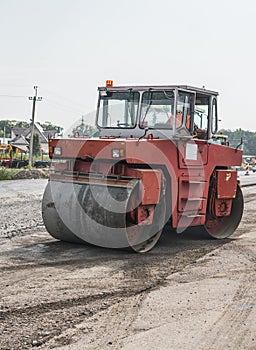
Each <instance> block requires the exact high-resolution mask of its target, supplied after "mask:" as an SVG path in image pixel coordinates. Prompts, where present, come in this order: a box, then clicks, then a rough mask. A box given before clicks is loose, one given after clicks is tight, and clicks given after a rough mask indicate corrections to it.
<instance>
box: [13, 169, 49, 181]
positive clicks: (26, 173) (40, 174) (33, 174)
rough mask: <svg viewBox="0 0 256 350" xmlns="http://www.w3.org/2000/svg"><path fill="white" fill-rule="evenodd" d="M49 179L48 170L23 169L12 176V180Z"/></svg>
mask: <svg viewBox="0 0 256 350" xmlns="http://www.w3.org/2000/svg"><path fill="white" fill-rule="evenodd" d="M48 177H49V169H32V170H29V169H24V170H20V171H19V172H17V174H15V175H13V177H12V179H13V180H21V179H48Z"/></svg>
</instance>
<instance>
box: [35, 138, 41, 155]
mask: <svg viewBox="0 0 256 350" xmlns="http://www.w3.org/2000/svg"><path fill="white" fill-rule="evenodd" d="M40 154H41V144H40V139H39V135H38V134H34V135H33V156H39V155H40Z"/></svg>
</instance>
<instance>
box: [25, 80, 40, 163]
mask: <svg viewBox="0 0 256 350" xmlns="http://www.w3.org/2000/svg"><path fill="white" fill-rule="evenodd" d="M34 89H35V95H34V96H33V97H29V98H28V99H29V100H32V101H33V105H32V124H31V132H30V143H29V161H28V164H29V166H32V159H33V137H34V126H35V110H36V101H42V97H37V89H38V86H34Z"/></svg>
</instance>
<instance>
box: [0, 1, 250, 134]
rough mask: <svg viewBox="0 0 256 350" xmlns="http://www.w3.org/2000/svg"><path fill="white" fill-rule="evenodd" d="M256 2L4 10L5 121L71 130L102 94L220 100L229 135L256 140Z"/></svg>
mask: <svg viewBox="0 0 256 350" xmlns="http://www.w3.org/2000/svg"><path fill="white" fill-rule="evenodd" d="M255 18H256V2H255V0H243V1H241V0H239V1H238V0H215V1H207V0H183V1H182V0H179V1H177V0H176V1H172V0H157V1H152V0H128V1H124V0H97V1H92V0H91V1H89V0H0V39H1V40H0V45H1V46H0V119H18V120H26V121H29V118H30V117H31V101H29V100H28V96H33V94H34V89H33V86H34V85H38V86H39V88H38V95H39V96H42V98H43V99H42V101H41V102H38V103H37V109H36V120H37V121H41V122H45V121H51V122H52V123H53V124H58V125H61V126H63V127H65V128H68V127H69V126H70V125H71V124H73V123H74V122H75V121H77V120H79V119H81V116H82V115H87V114H88V113H89V112H92V111H94V110H95V107H96V101H97V87H98V86H101V85H104V84H105V80H106V79H113V80H114V84H115V85H129V84H134V85H137V84H146V85H150V84H157V85H161V84H186V85H192V86H199V87H202V86H203V85H204V86H205V87H206V88H208V89H211V90H216V91H219V93H220V97H219V114H220V115H219V118H220V119H221V123H220V127H223V128H229V129H236V128H243V129H246V130H253V131H256V111H255V110H254V107H253V106H254V103H255V102H256V101H255V100H256V88H255V80H256V73H255V66H256V44H255V36H256V20H255Z"/></svg>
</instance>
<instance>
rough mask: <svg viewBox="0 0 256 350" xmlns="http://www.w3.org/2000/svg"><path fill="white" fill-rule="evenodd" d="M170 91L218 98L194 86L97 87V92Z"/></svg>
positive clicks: (216, 94)
mask: <svg viewBox="0 0 256 350" xmlns="http://www.w3.org/2000/svg"><path fill="white" fill-rule="evenodd" d="M172 89H184V90H189V91H193V92H197V93H201V94H205V95H215V96H218V94H219V93H218V92H217V91H212V90H208V89H205V88H198V87H195V86H189V85H125V86H100V87H98V90H99V91H104V90H105V91H106V90H107V91H125V90H134V91H147V90H172Z"/></svg>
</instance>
